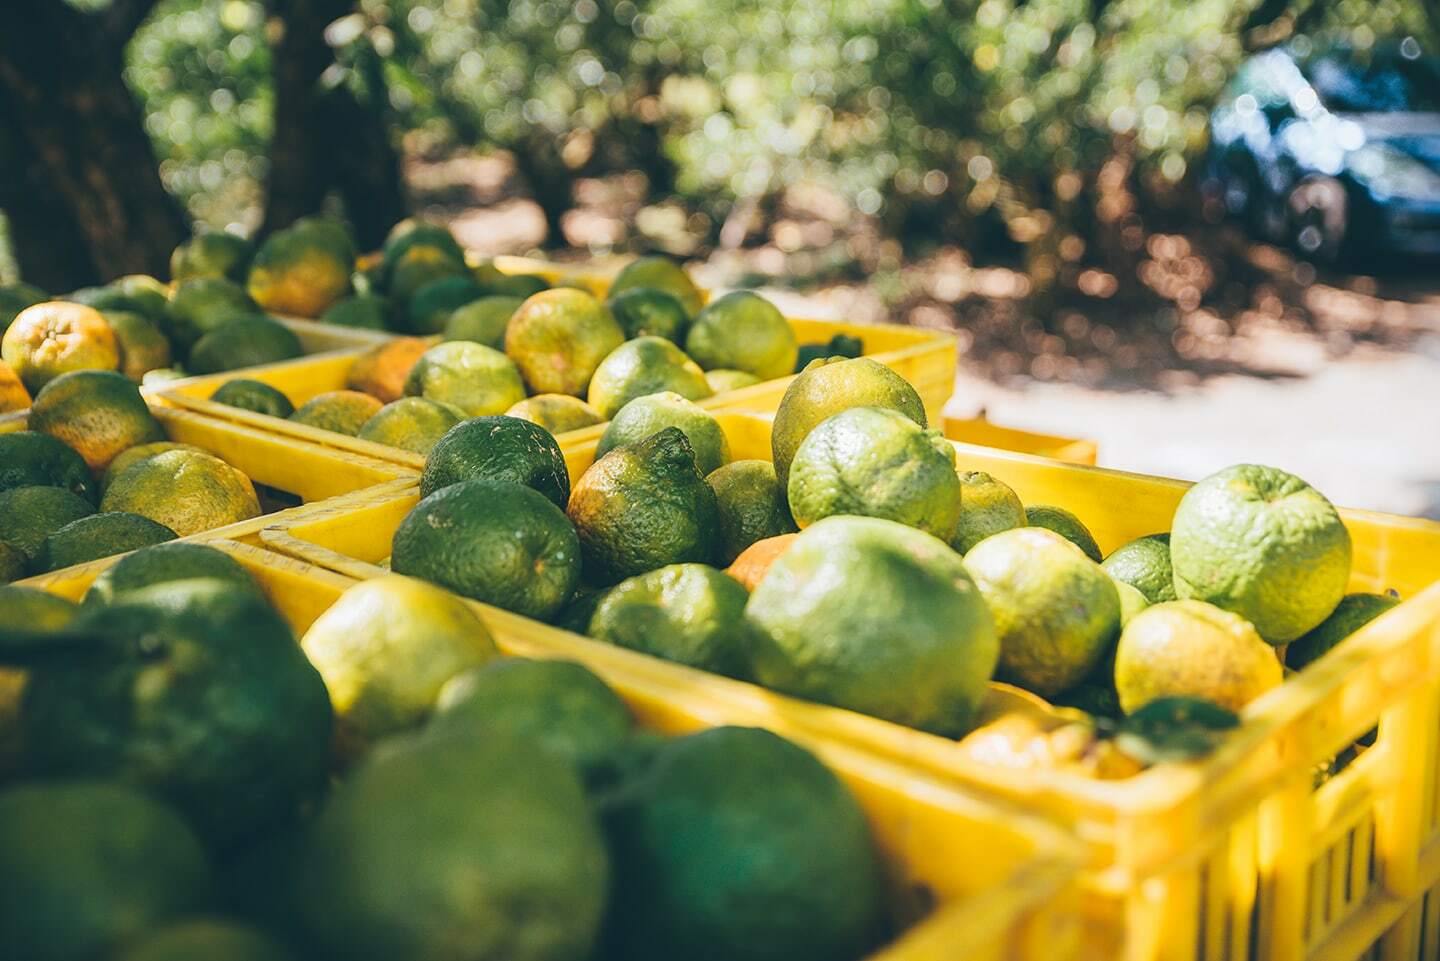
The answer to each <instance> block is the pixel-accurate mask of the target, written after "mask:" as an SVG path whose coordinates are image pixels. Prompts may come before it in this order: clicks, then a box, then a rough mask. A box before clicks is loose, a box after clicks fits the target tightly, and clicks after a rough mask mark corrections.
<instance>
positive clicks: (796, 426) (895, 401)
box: [770, 357, 928, 487]
mask: <svg viewBox="0 0 1440 961" xmlns="http://www.w3.org/2000/svg"><path fill="white" fill-rule="evenodd" d="M851 407H885V408H888V409H890V410H894V411H898V412H900V413H901V414H904V415H905V416H906V417H908V418H910V419H911V420H913V421H914V422H915V423H917V424H919V425H920V426H921V427H926V426H928V422H927V421H926V419H925V403H924V402H923V401H922V400H921V399H920V395H919V393H917V392H916V390H915V388H914V387H911V386H910V383H909V382H908V381H906V380H905V378H903V377H901V376H900V375H899V374H897V373H895V372H894V371H893V370H891V369H890V368H888V367H886V366H885V365H884V364H878V363H876V362H875V361H873V360H871V359H869V358H868V357H861V358H857V359H854V360H839V359H831V360H818V361H815V362H814V363H812V364H811V365H810V366H809V367H806V368H805V369H804V370H803V371H801V372H800V373H799V374H798V375H797V376H796V377H795V379H794V380H793V381H791V382H790V386H789V387H787V388H785V396H784V397H782V398H781V399H780V406H779V407H778V408H776V410H775V423H774V427H773V428H772V430H771V432H770V451H771V455H772V457H773V459H774V461H775V474H776V476H777V477H779V478H780V486H781V487H785V486H786V485H788V484H789V481H790V462H791V461H792V460H794V459H795V451H797V450H798V449H799V448H800V443H801V442H802V441H803V440H805V438H806V437H807V436H808V435H809V434H810V432H811V431H812V430H814V429H815V428H816V427H817V426H819V424H820V422H821V421H824V420H827V419H829V418H830V417H833V416H834V415H836V414H838V413H840V412H841V411H843V410H848V409H849V408H851Z"/></svg>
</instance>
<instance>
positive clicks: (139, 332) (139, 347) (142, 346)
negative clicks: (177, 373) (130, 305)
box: [104, 310, 172, 382]
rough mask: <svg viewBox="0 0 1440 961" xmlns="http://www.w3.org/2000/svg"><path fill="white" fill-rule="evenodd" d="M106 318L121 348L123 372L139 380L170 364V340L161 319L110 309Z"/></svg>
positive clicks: (121, 371) (106, 312)
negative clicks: (162, 328) (155, 319)
mask: <svg viewBox="0 0 1440 961" xmlns="http://www.w3.org/2000/svg"><path fill="white" fill-rule="evenodd" d="M104 317H105V322H106V323H107V324H109V325H110V329H111V330H112V331H113V332H114V333H115V343H116V344H117V345H118V347H119V349H120V363H119V367H118V369H119V371H120V373H122V374H124V375H125V376H126V377H128V378H130V379H131V380H133V381H136V382H139V381H140V380H141V379H142V378H143V377H144V376H145V375H146V374H148V373H149V372H150V371H152V370H158V369H160V368H162V367H169V366H170V364H171V363H172V358H171V356H170V341H169V340H167V339H166V338H165V333H164V331H162V330H161V329H160V324H159V323H158V322H156V321H154V320H151V319H150V318H149V317H147V316H145V315H144V314H141V313H136V312H134V311H129V310H107V311H105V313H104Z"/></svg>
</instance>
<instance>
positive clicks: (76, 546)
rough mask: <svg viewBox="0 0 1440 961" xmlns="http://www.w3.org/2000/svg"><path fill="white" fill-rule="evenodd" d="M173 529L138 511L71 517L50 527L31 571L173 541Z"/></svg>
mask: <svg viewBox="0 0 1440 961" xmlns="http://www.w3.org/2000/svg"><path fill="white" fill-rule="evenodd" d="M174 539H175V532H174V531H172V530H171V529H170V528H168V527H166V526H165V525H164V524H157V523H156V522H155V521H152V520H150V518H148V517H141V516H140V515H139V514H126V513H123V512H119V511H116V512H110V513H104V514H91V515H90V516H89V517H82V518H80V519H78V520H73V521H71V522H70V523H68V524H66V525H65V526H64V527H62V528H60V529H59V530H57V531H53V532H52V533H51V534H50V535H49V536H48V537H46V538H45V540H44V541H43V542H41V544H40V550H39V551H38V552H37V553H36V555H35V571H36V573H40V574H44V573H48V572H50V571H58V570H60V569H61V568H62V567H70V566H71V565H73V564H83V563H85V562H86V561H93V560H98V559H100V558H102V557H109V556H110V555H111V554H123V553H125V552H127V551H133V550H138V549H139V548H141V547H150V546H151V545H154V544H163V543H164V542H165V541H173V540H174Z"/></svg>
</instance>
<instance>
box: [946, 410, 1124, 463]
mask: <svg viewBox="0 0 1440 961" xmlns="http://www.w3.org/2000/svg"><path fill="white" fill-rule="evenodd" d="M945 436H946V438H948V439H949V440H953V441H959V442H960V443H962V444H975V445H977V446H980V447H995V448H998V449H1000V450H1013V451H1015V452H1016V453H1019V454H1034V455H1035V456H1036V457H1049V458H1051V459H1053V460H1063V461H1065V462H1066V463H1067V464H1087V465H1092V466H1093V465H1094V463H1095V458H1096V457H1097V456H1098V455H1099V452H1100V447H1099V445H1098V444H1097V443H1096V442H1095V441H1093V440H1082V439H1080V438H1078V437H1061V436H1059V435H1058V434H1039V433H1036V432H1035V431H1029V430H1018V429H1016V428H1014V427H1001V426H1000V425H999V424H992V423H990V421H988V420H986V419H985V418H983V417H946V418H945Z"/></svg>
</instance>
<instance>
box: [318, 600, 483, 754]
mask: <svg viewBox="0 0 1440 961" xmlns="http://www.w3.org/2000/svg"><path fill="white" fill-rule="evenodd" d="M300 645H301V647H303V648H304V650H305V656H306V657H308V658H310V663H311V664H314V665H315V669H316V670H318V671H319V672H320V676H321V677H322V678H324V680H325V687H326V688H327V689H328V690H329V691H330V703H331V705H332V706H333V707H334V709H335V717H336V721H337V723H338V724H339V726H340V728H341V730H342V731H343V732H345V733H346V734H347V735H349V736H351V737H354V738H357V739H359V740H360V741H361V742H368V741H373V740H375V739H377V738H381V737H384V736H386V735H389V734H394V733H396V732H397V731H403V730H405V729H407V728H411V727H415V726H416V725H418V724H420V723H421V722H422V721H424V720H425V718H426V717H427V716H428V715H429V713H430V709H431V707H432V705H434V703H435V698H436V696H437V695H438V694H439V693H440V690H441V688H442V687H444V685H445V683H446V682H447V681H449V680H450V679H451V678H452V677H454V676H455V675H457V674H459V673H460V672H461V671H464V670H466V669H468V668H473V667H478V666H480V665H482V664H485V663H487V662H489V661H490V660H491V659H492V658H494V657H496V656H497V653H496V651H495V642H494V641H493V640H491V638H490V632H489V631H487V630H486V629H485V625H484V624H482V623H481V622H480V618H478V617H476V616H475V612H474V611H472V610H471V609H470V608H469V607H468V606H466V604H465V603H464V602H463V601H461V600H460V599H459V598H457V597H456V596H455V595H454V594H451V593H449V592H448V591H443V590H441V589H440V588H438V587H435V586H434V585H432V584H427V583H426V582H424V581H421V580H416V579H415V578H412V577H401V576H399V575H398V574H390V575H387V576H384V577H377V578H375V579H374V580H370V581H364V582H362V583H360V584H356V585H355V586H354V587H352V588H350V589H349V590H347V591H346V592H345V593H344V594H342V595H341V596H340V599H339V600H338V601H336V602H335V603H334V604H332V605H331V606H330V608H329V609H328V610H326V611H325V613H323V614H321V615H320V617H319V618H317V619H316V620H315V623H313V624H312V625H311V626H310V629H309V630H307V631H306V632H305V636H304V637H303V638H302V639H301V641H300Z"/></svg>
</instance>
